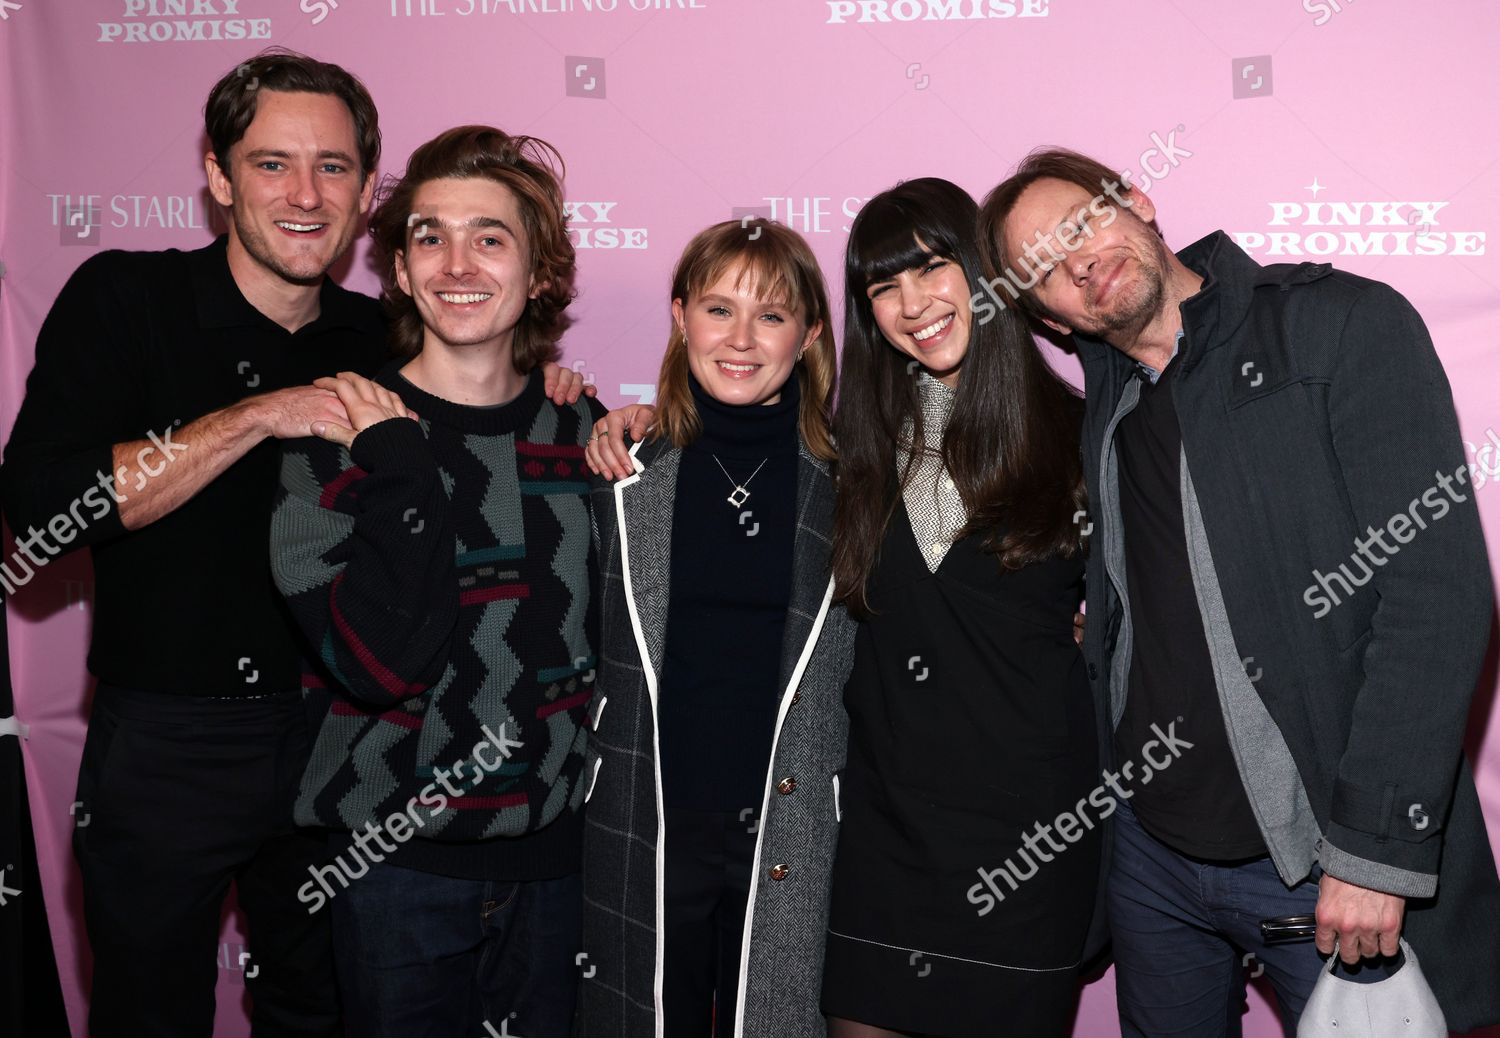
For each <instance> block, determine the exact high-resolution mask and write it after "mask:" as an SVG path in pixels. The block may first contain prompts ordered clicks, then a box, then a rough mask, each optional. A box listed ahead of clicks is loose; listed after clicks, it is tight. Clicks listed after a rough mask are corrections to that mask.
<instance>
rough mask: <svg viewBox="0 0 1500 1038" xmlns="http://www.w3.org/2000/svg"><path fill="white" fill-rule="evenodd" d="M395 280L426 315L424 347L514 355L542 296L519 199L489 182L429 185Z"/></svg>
mask: <svg viewBox="0 0 1500 1038" xmlns="http://www.w3.org/2000/svg"><path fill="white" fill-rule="evenodd" d="M412 212H413V222H412V223H411V225H410V228H411V229H410V234H409V238H408V245H407V248H406V249H404V250H402V251H399V252H397V253H396V282H397V284H398V285H400V287H401V291H403V292H405V293H406V294H407V295H409V296H411V298H412V301H413V302H414V303H415V304H416V307H417V312H418V313H419V314H421V315H422V325H423V329H424V331H423V340H422V347H423V349H427V348H428V347H432V346H441V347H463V346H484V347H495V348H498V349H501V350H509V349H510V348H511V346H512V345H513V343H514V340H515V331H516V325H517V324H518V323H520V320H521V315H522V313H523V312H524V311H525V309H526V303H527V300H529V299H532V298H535V296H536V295H537V293H538V291H539V290H540V289H539V287H538V286H537V284H536V280H535V278H533V277H532V272H531V249H530V246H529V243H528V242H527V240H526V231H525V228H524V227H523V225H522V223H521V212H520V206H519V205H518V203H517V202H516V196H515V194H514V193H513V192H512V191H511V190H510V188H508V187H506V186H505V185H503V184H497V183H496V182H495V181H493V180H489V179H486V178H484V177H465V178H443V179H440V180H429V181H427V182H426V183H424V184H421V185H419V186H418V187H417V190H416V193H415V194H414V195H413V198H412Z"/></svg>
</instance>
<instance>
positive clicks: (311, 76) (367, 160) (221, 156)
mask: <svg viewBox="0 0 1500 1038" xmlns="http://www.w3.org/2000/svg"><path fill="white" fill-rule="evenodd" d="M262 90H276V91H280V92H282V93H308V94H329V95H331V96H333V97H336V98H338V99H339V100H340V101H342V102H344V104H345V105H346V106H347V107H348V109H349V114H350V115H351V116H353V117H354V139H355V141H356V142H357V143H358V146H359V165H360V171H359V174H360V177H361V179H363V178H364V177H367V176H369V175H370V174H371V173H373V172H375V167H376V166H377V165H379V163H380V121H379V117H378V115H377V114H376V111H375V102H374V101H373V100H372V99H371V98H370V92H369V91H368V90H366V89H365V85H364V84H363V83H361V82H360V81H359V80H358V79H357V78H356V77H355V76H354V75H353V74H352V73H350V72H348V71H346V70H344V69H343V68H340V67H339V66H338V65H332V64H329V63H328V62H326V61H317V60H315V59H313V58H309V57H308V56H307V55H305V54H298V53H297V52H296V51H292V50H287V49H286V48H285V47H270V48H268V49H266V50H263V51H261V52H260V53H259V54H257V55H256V56H255V57H253V58H251V59H250V60H249V61H246V62H243V63H241V64H239V65H237V66H235V67H234V68H233V69H231V70H230V71H229V72H227V73H225V75H224V78H223V79H220V80H219V81H218V82H217V83H215V84H214V88H213V89H212V90H210V91H209V93H208V101H207V102H205V103H204V105H203V128H204V130H205V131H206V132H207V133H208V141H209V145H210V146H211V147H212V148H213V151H214V158H215V159H217V160H218V163H219V169H221V170H222V171H223V172H224V176H225V177H226V178H229V179H233V178H232V176H231V173H230V165H229V149H230V148H233V147H234V146H235V144H237V143H238V142H239V141H240V139H241V138H243V137H244V136H245V130H246V129H247V128H248V127H249V126H250V123H251V122H252V121H253V120H254V119H255V110H256V107H257V106H258V105H259V103H260V94H261V91H262Z"/></svg>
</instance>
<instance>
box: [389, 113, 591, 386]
mask: <svg viewBox="0 0 1500 1038" xmlns="http://www.w3.org/2000/svg"><path fill="white" fill-rule="evenodd" d="M563 173H564V166H563V161H562V156H561V155H559V154H558V153H557V149H556V148H554V147H553V146H552V145H550V144H548V143H547V142H546V141H543V140H539V139H537V138H535V137H513V136H511V135H510V134H508V133H506V132H505V131H504V130H497V129H495V127H493V126H456V127H454V128H453V129H451V130H448V131H446V132H444V133H440V134H438V135H437V136H436V137H434V138H433V139H432V140H430V141H428V142H427V143H426V144H424V145H422V146H421V147H420V148H418V149H417V150H416V151H414V152H412V153H411V159H410V160H409V161H408V162H407V166H406V172H405V173H404V174H402V176H401V177H400V178H399V179H396V178H394V177H388V178H386V180H385V182H384V183H382V184H381V186H380V191H379V198H380V201H379V204H378V205H377V206H376V208H375V211H374V212H373V213H372V214H371V215H370V237H371V239H373V242H374V258H375V264H376V269H377V270H378V271H379V272H380V283H381V288H382V289H383V291H382V293H381V299H382V301H383V302H384V303H385V308H386V313H387V314H388V315H389V316H390V318H391V325H390V327H391V344H392V346H394V348H395V351H396V352H397V353H398V354H401V355H403V356H408V357H411V356H415V355H416V354H417V353H418V352H420V351H421V349H422V315H421V314H420V313H418V312H417V304H416V303H414V302H413V301H412V298H411V296H409V295H407V294H406V293H405V292H403V291H401V286H400V284H399V283H398V282H397V281H396V253H398V252H404V251H405V250H406V249H407V248H408V246H409V237H410V235H411V233H412V226H411V221H410V219H409V217H410V216H411V214H412V201H413V199H415V198H416V194H417V189H418V188H419V187H421V186H422V185H423V184H425V183H427V182H428V181H431V180H445V179H448V178H450V177H451V178H455V179H460V180H462V179H466V178H470V177H479V178H482V179H485V180H490V181H493V182H495V183H496V184H499V185H500V186H502V187H504V188H507V189H509V190H510V192H511V194H513V195H515V197H516V204H517V206H519V208H520V210H521V226H522V227H524V228H525V229H526V242H527V247H528V249H529V250H530V252H531V273H532V276H533V277H534V278H535V279H536V283H537V285H538V286H540V293H539V294H538V295H537V297H536V298H535V299H528V300H527V301H526V309H525V310H524V311H522V313H521V320H520V323H518V324H517V325H516V334H515V352H514V360H515V367H516V370H517V371H519V372H520V373H521V374H523V375H524V374H526V373H528V372H529V371H531V369H532V368H534V367H537V366H538V365H540V364H544V363H546V362H547V361H549V360H550V361H555V360H556V359H557V358H558V349H557V340H558V339H560V338H561V337H562V333H563V331H564V330H565V329H566V328H567V326H568V317H567V315H566V314H565V313H564V311H565V310H566V309H567V307H568V304H569V303H571V302H572V301H573V297H574V295H575V294H576V293H575V292H574V290H573V281H574V278H575V276H576V262H575V260H576V258H575V255H574V252H573V240H572V239H571V238H569V237H568V222H567V217H566V216H565V215H564V213H563V188H562V177H563Z"/></svg>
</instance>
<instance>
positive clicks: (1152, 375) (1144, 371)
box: [1135, 328, 1185, 386]
mask: <svg viewBox="0 0 1500 1038" xmlns="http://www.w3.org/2000/svg"><path fill="white" fill-rule="evenodd" d="M1184 334H1185V332H1184V331H1183V330H1182V329H1181V328H1179V329H1177V338H1176V339H1175V340H1173V342H1172V355H1171V356H1170V357H1168V358H1167V363H1166V365H1165V366H1163V368H1162V369H1161V371H1157V370H1156V369H1155V368H1153V367H1151V366H1150V365H1149V364H1142V363H1141V362H1140V361H1136V362H1135V366H1136V370H1138V371H1139V372H1140V373H1141V378H1143V379H1145V380H1146V381H1147V382H1149V383H1151V384H1152V385H1153V386H1154V385H1156V382H1157V380H1158V379H1159V378H1161V373H1162V371H1166V370H1167V368H1168V367H1171V365H1172V362H1173V361H1174V360H1176V359H1177V354H1179V353H1181V352H1182V337H1183V335H1184Z"/></svg>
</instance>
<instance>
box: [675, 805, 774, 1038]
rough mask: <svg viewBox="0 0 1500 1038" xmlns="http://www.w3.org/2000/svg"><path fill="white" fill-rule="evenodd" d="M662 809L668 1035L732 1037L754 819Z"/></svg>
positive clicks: (690, 1037)
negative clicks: (664, 834)
mask: <svg viewBox="0 0 1500 1038" xmlns="http://www.w3.org/2000/svg"><path fill="white" fill-rule="evenodd" d="M666 817H667V826H666V829H667V836H666V847H667V863H666V883H665V886H666V897H665V901H666V911H665V915H666V930H667V939H666V949H665V954H664V958H665V962H664V963H663V966H664V970H663V975H662V1010H663V1015H664V1016H665V1018H666V1032H665V1033H666V1038H709V1036H710V1035H712V1036H714V1038H732V1036H733V1035H734V1014H735V1005H736V998H737V996H738V993H739V983H740V939H741V936H742V935H743V933H744V927H745V906H746V903H747V902H748V900H749V897H750V869H751V866H752V864H753V863H754V858H755V831H754V826H755V819H754V818H741V817H740V816H739V815H737V814H733V813H722V814H721V813H716V812H708V811H674V810H668V811H667V813H666ZM710 1021H712V1023H710Z"/></svg>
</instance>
